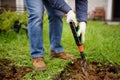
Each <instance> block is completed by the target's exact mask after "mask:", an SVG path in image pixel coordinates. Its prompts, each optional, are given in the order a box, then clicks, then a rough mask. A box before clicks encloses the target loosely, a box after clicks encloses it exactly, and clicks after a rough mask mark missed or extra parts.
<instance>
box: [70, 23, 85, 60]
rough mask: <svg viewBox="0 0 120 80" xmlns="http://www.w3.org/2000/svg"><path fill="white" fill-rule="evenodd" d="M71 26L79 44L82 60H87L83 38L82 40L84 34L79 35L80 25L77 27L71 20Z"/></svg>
mask: <svg viewBox="0 0 120 80" xmlns="http://www.w3.org/2000/svg"><path fill="white" fill-rule="evenodd" d="M70 28H71V30H72V34H73V36H74V40H75V42H76V45H77V46H78V50H79V52H80V56H81V58H82V60H86V58H85V55H84V47H83V44H82V40H81V38H82V35H80V36H79V37H78V36H77V30H78V27H75V23H74V22H70Z"/></svg>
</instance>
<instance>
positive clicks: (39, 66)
mask: <svg viewBox="0 0 120 80" xmlns="http://www.w3.org/2000/svg"><path fill="white" fill-rule="evenodd" d="M33 67H34V68H35V69H36V70H46V69H47V67H46V65H45V63H44V59H43V57H39V58H33Z"/></svg>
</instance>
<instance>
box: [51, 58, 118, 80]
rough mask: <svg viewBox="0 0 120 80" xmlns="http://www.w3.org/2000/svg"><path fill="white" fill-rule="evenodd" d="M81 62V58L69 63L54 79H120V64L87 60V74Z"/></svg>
mask: <svg viewBox="0 0 120 80" xmlns="http://www.w3.org/2000/svg"><path fill="white" fill-rule="evenodd" d="M80 64H81V60H80V59H78V60H77V61H75V62H74V63H69V64H68V65H67V66H66V68H65V69H64V70H63V71H62V72H61V73H60V74H57V75H55V77H54V78H53V80H120V66H117V65H113V64H107V63H99V62H87V75H84V74H83V72H82V68H81V65H80Z"/></svg>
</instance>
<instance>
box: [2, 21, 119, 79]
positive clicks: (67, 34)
mask: <svg viewBox="0 0 120 80" xmlns="http://www.w3.org/2000/svg"><path fill="white" fill-rule="evenodd" d="M63 24H64V25H63V26H64V27H63V34H62V35H63V36H62V42H61V44H62V45H63V46H64V49H65V51H66V52H67V53H70V54H73V55H74V56H75V57H76V58H80V55H79V51H78V50H77V46H76V44H75V41H74V39H73V36H72V33H71V30H70V27H69V25H68V24H67V23H66V21H65V19H63ZM43 29H44V30H43V32H44V49H45V56H44V57H45V63H46V65H47V67H48V69H47V70H46V71H44V72H42V71H35V70H33V71H32V72H30V73H28V74H27V75H26V76H24V77H23V78H22V80H52V78H53V76H54V75H55V74H58V73H60V72H61V71H62V70H63V69H64V67H65V66H66V65H67V63H68V62H70V60H68V61H65V60H62V59H51V58H50V56H49V53H50V48H49V47H50V45H49V37H48V21H47V20H44V28H43ZM84 48H85V55H86V57H87V61H89V62H91V61H96V62H104V63H113V64H117V65H119V66H120V25H107V24H104V23H102V22H101V21H88V24H87V30H86V41H85V43H84ZM0 54H1V56H0V59H8V60H11V61H13V65H16V66H29V67H32V62H31V60H32V59H31V57H30V49H29V40H28V37H27V36H26V33H25V31H24V30H22V29H21V31H20V33H19V34H16V33H14V32H8V33H7V34H2V33H0Z"/></svg>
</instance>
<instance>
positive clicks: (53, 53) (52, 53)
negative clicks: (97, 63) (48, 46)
mask: <svg viewBox="0 0 120 80" xmlns="http://www.w3.org/2000/svg"><path fill="white" fill-rule="evenodd" d="M50 56H51V58H53V57H54V58H62V59H66V60H67V59H72V60H74V59H75V57H74V56H73V55H70V54H66V53H65V52H60V53H55V52H54V51H51V53H50Z"/></svg>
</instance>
